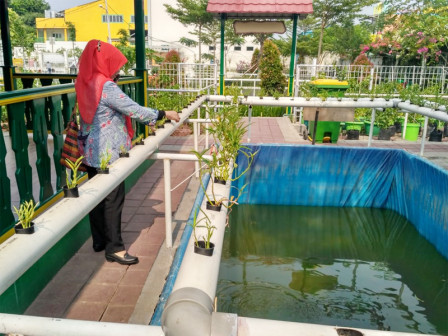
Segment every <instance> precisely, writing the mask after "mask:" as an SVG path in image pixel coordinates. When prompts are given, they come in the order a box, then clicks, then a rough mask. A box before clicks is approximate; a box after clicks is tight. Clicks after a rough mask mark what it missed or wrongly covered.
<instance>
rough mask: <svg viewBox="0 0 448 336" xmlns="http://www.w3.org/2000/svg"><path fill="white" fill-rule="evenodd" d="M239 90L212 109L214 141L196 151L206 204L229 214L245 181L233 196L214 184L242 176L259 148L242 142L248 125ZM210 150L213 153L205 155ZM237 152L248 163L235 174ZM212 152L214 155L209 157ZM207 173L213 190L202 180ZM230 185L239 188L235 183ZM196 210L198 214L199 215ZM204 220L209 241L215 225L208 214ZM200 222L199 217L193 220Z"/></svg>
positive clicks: (210, 114)
mask: <svg viewBox="0 0 448 336" xmlns="http://www.w3.org/2000/svg"><path fill="white" fill-rule="evenodd" d="M238 94H239V90H238V91H236V90H235V92H234V94H233V100H232V103H231V104H230V105H224V106H222V108H220V109H217V110H216V111H214V110H209V111H208V112H209V116H210V119H211V120H212V121H211V123H210V127H209V128H208V131H209V133H210V134H211V135H212V137H213V140H214V143H215V144H216V145H213V146H212V147H211V148H209V149H205V150H204V151H202V152H197V151H193V153H194V154H195V155H196V156H197V158H198V160H199V163H200V165H201V166H202V167H203V168H202V169H201V172H200V183H201V187H202V189H203V191H204V195H205V197H206V199H207V201H206V207H207V209H209V210H212V211H221V208H222V206H224V207H226V208H227V218H228V215H229V213H230V211H231V209H232V207H233V206H234V205H235V204H238V198H239V197H240V196H241V194H242V193H243V191H244V189H245V187H246V185H244V186H243V187H241V188H239V189H238V190H237V193H236V194H237V196H236V197H235V196H231V197H230V198H228V197H225V196H223V195H220V194H218V193H217V192H216V189H215V184H217V183H218V184H226V183H227V182H228V181H230V182H231V181H235V180H237V179H239V178H241V177H242V176H243V175H244V174H245V173H246V172H247V171H248V170H249V169H250V167H251V165H252V163H253V160H254V158H255V155H256V154H257V152H250V150H249V148H247V147H244V146H242V144H241V143H242V139H243V136H244V134H245V132H246V129H247V125H245V124H244V122H243V121H242V120H241V115H240V111H239V101H238ZM207 153H210V155H206V154H207ZM237 155H244V156H245V158H246V159H247V167H246V169H244V171H242V172H241V173H240V174H239V175H237V176H235V175H234V176H232V172H233V169H234V168H235V167H236V157H237ZM210 156H211V158H210ZM205 174H209V175H210V182H209V183H210V193H208V192H207V188H206V186H205V185H204V183H203V180H204V179H203V177H204V175H205ZM231 188H236V187H234V186H232V187H231ZM196 215H197V214H195V218H196ZM204 215H205V213H204ZM201 220H204V221H205V227H206V228H207V230H208V231H207V232H209V233H210V235H208V236H207V237H208V241H210V238H211V235H212V234H213V231H214V229H216V228H214V227H213V226H211V224H210V223H209V218H208V217H207V216H206V215H205V217H203V218H202V219H201ZM195 222H197V219H196V220H195V221H194V223H195ZM197 245H198V242H197V237H196V236H195V246H197Z"/></svg>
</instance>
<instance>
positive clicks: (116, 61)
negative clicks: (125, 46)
mask: <svg viewBox="0 0 448 336" xmlns="http://www.w3.org/2000/svg"><path fill="white" fill-rule="evenodd" d="M127 61H128V60H127V59H126V57H125V56H124V55H123V54H122V53H121V51H120V50H118V49H117V48H116V47H114V46H113V45H112V44H109V43H106V42H102V41H99V40H90V41H89V42H88V43H87V45H86V48H85V49H84V51H83V52H82V55H81V58H80V60H79V74H78V77H77V78H76V82H75V89H76V98H77V100H78V108H79V113H80V115H81V118H82V120H83V121H84V122H85V123H87V124H91V123H92V122H93V117H94V116H95V113H96V110H97V108H98V104H99V103H100V99H101V94H102V92H103V86H104V83H106V82H107V81H112V78H111V77H112V75H113V74H115V73H116V72H117V71H118V70H120V69H121V67H122V66H123V65H125V64H126V62H127ZM126 128H127V130H128V134H129V136H130V137H131V138H132V136H133V135H134V130H133V129H132V123H131V118H129V117H128V116H126Z"/></svg>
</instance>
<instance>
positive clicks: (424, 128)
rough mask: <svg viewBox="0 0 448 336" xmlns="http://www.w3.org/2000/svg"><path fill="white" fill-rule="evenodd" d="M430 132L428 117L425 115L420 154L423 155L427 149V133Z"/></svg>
mask: <svg viewBox="0 0 448 336" xmlns="http://www.w3.org/2000/svg"><path fill="white" fill-rule="evenodd" d="M427 132H428V117H427V116H425V123H424V125H423V134H422V143H421V145H420V156H423V153H424V151H425V141H426V133H427Z"/></svg>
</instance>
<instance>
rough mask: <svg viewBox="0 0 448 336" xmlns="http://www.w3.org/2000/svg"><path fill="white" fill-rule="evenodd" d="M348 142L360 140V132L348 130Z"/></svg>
mask: <svg viewBox="0 0 448 336" xmlns="http://www.w3.org/2000/svg"><path fill="white" fill-rule="evenodd" d="M346 139H347V140H359V130H353V129H352V130H348V131H347V138H346Z"/></svg>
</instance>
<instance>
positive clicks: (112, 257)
mask: <svg viewBox="0 0 448 336" xmlns="http://www.w3.org/2000/svg"><path fill="white" fill-rule="evenodd" d="M106 260H107V261H109V262H114V261H115V262H117V263H119V264H122V265H133V264H138V258H137V257H134V256H131V255H130V254H128V253H127V252H126V253H125V254H124V257H120V256H118V255H116V254H115V253H106Z"/></svg>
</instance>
